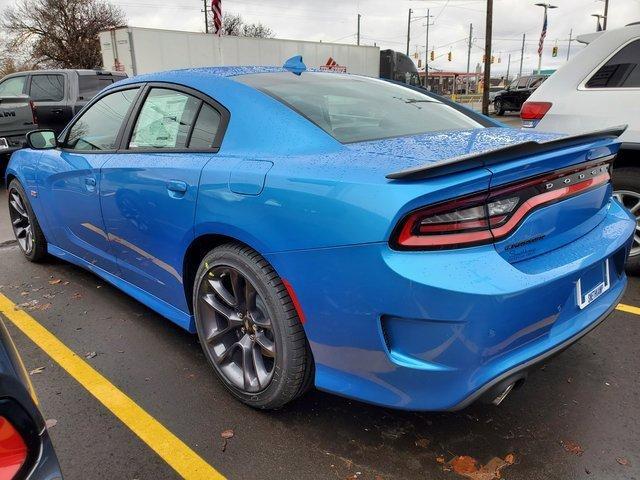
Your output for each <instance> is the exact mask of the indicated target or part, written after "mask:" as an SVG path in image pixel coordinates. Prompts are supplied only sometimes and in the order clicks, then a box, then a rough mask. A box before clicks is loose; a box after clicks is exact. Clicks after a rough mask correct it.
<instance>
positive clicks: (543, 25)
mask: <svg viewBox="0 0 640 480" xmlns="http://www.w3.org/2000/svg"><path fill="white" fill-rule="evenodd" d="M546 36H547V9H546V8H545V9H544V22H543V23H542V33H540V43H539V44H538V55H542V48H543V47H544V39H545V37H546Z"/></svg>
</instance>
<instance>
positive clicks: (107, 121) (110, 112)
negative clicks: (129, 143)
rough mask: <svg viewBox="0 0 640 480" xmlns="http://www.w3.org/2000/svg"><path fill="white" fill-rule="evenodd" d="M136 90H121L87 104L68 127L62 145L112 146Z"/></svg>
mask: <svg viewBox="0 0 640 480" xmlns="http://www.w3.org/2000/svg"><path fill="white" fill-rule="evenodd" d="M137 93H138V89H137V88H132V89H130V90H121V91H119V92H114V93H110V94H109V95H106V96H104V97H102V98H101V99H100V100H98V101H97V102H96V103H94V104H93V105H91V106H90V107H89V108H88V109H87V111H85V112H84V113H83V114H82V116H81V117H80V118H79V119H78V121H77V122H76V123H74V124H73V126H72V127H71V129H70V130H69V135H68V137H67V142H66V145H65V148H67V149H71V150H115V149H116V140H117V138H118V132H119V131H120V127H121V126H122V122H123V121H124V119H125V116H126V115H127V112H128V111H129V108H130V107H131V103H132V102H133V100H134V99H135V98H136V94H137Z"/></svg>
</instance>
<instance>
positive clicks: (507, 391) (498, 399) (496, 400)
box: [491, 383, 516, 407]
mask: <svg viewBox="0 0 640 480" xmlns="http://www.w3.org/2000/svg"><path fill="white" fill-rule="evenodd" d="M515 385H516V384H515V383H510V384H509V385H508V386H507V388H505V389H504V390H503V391H502V392H501V393H500V394H499V395H498V396H497V397H495V398H494V399H493V400H491V403H493V404H494V405H495V406H496V407H497V406H498V405H500V404H501V403H502V401H503V400H504V399H505V398H507V395H509V394H510V393H511V390H513V387H514V386H515Z"/></svg>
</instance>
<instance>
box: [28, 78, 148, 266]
mask: <svg viewBox="0 0 640 480" xmlns="http://www.w3.org/2000/svg"><path fill="white" fill-rule="evenodd" d="M139 90H140V87H128V88H126V89H120V90H118V91H112V92H108V93H107V94H105V95H103V96H101V97H99V98H98V99H97V100H96V101H95V102H93V103H92V104H91V105H90V106H88V108H87V109H86V110H84V112H83V113H81V115H80V116H79V117H78V119H77V120H76V121H74V123H73V124H72V125H71V126H70V127H69V128H68V129H67V131H66V132H65V133H64V134H63V138H62V139H61V140H60V141H61V143H62V146H61V148H56V149H53V150H44V151H43V153H42V156H41V157H40V161H39V164H38V183H39V191H38V195H40V198H41V200H40V203H41V204H42V205H45V206H46V208H45V209H44V212H45V215H46V219H47V222H48V225H49V226H50V231H51V232H52V236H53V238H48V239H47V240H48V241H49V243H51V244H52V245H54V248H59V249H61V250H62V253H66V254H71V255H73V256H75V257H77V258H79V259H81V260H84V261H85V262H86V263H87V264H89V265H94V266H96V267H98V268H101V269H102V270H105V271H107V272H109V273H112V274H116V273H117V262H116V261H115V258H114V256H113V255H112V254H111V252H110V249H109V241H108V238H107V234H106V231H105V226H104V222H103V219H102V211H101V206H100V195H99V194H100V189H99V185H100V167H101V166H102V165H103V164H104V163H105V162H106V161H107V160H108V159H109V158H110V157H111V156H112V155H113V153H114V152H115V151H116V149H117V145H118V142H119V140H120V136H121V135H122V132H123V130H124V128H123V126H124V125H125V123H126V122H125V120H126V119H127V115H128V113H129V111H130V110H131V109H132V106H133V103H134V101H135V99H136V97H137V94H138V91H139Z"/></svg>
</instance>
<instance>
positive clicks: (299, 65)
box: [282, 55, 307, 75]
mask: <svg viewBox="0 0 640 480" xmlns="http://www.w3.org/2000/svg"><path fill="white" fill-rule="evenodd" d="M282 68H284V69H285V70H289V71H290V72H293V73H295V74H296V75H300V74H301V73H302V72H304V71H306V70H307V66H306V65H305V64H304V62H303V61H302V55H296V56H295V57H291V58H290V59H289V60H287V61H286V62H284V65H283V66H282Z"/></svg>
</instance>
